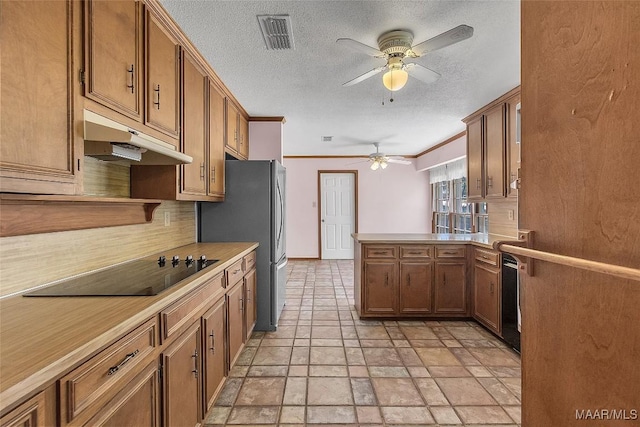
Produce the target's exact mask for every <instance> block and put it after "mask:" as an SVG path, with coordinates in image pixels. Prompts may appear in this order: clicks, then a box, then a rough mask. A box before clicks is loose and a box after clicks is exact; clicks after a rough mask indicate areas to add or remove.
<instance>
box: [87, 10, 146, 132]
mask: <svg viewBox="0 0 640 427" xmlns="http://www.w3.org/2000/svg"><path fill="white" fill-rule="evenodd" d="M140 9H141V6H140V3H139V2H138V1H135V0H117V1H111V0H109V1H107V0H90V1H88V2H87V3H86V19H85V27H86V35H85V43H86V48H85V51H86V54H85V57H86V61H87V63H86V69H87V77H86V85H85V96H86V97H88V98H91V99H93V100H94V101H97V102H99V103H101V104H103V105H105V106H107V107H109V108H112V109H114V110H116V111H118V112H120V113H122V114H125V115H127V116H129V117H131V118H134V119H138V120H139V119H140V117H141V116H140V113H141V98H142V97H141V94H142V66H141V54H140V52H141V50H140V47H141V43H140V40H141V35H142V32H141V29H142V25H141V19H140Z"/></svg>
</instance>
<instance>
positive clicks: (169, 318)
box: [160, 273, 224, 339]
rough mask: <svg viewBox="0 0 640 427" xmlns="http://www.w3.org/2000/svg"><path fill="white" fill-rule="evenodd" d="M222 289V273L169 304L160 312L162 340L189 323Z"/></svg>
mask: <svg viewBox="0 0 640 427" xmlns="http://www.w3.org/2000/svg"><path fill="white" fill-rule="evenodd" d="M223 288H224V275H223V274H222V273H220V274H218V275H217V276H215V277H214V278H213V279H211V280H209V281H208V282H206V283H205V284H204V285H202V286H200V287H199V288H198V289H196V290H194V291H192V292H191V293H190V294H188V295H187V296H185V297H184V298H182V299H181V300H180V301H178V302H176V303H174V304H171V305H170V306H169V307H167V308H166V309H164V310H162V311H161V312H160V318H161V319H162V338H163V339H167V338H169V337H170V336H171V335H173V334H174V333H176V332H177V331H179V330H180V329H181V328H182V327H183V326H186V325H187V324H190V323H191V320H192V318H193V317H194V316H195V315H196V313H197V312H198V311H199V310H200V309H201V308H204V306H205V305H208V302H209V301H211V299H212V298H213V297H214V296H215V295H216V294H221V293H222V291H221V290H222V289H223Z"/></svg>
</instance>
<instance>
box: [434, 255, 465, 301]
mask: <svg viewBox="0 0 640 427" xmlns="http://www.w3.org/2000/svg"><path fill="white" fill-rule="evenodd" d="M466 268H467V264H466V261H465V260H460V261H446V262H444V261H438V263H437V264H436V288H435V304H434V306H435V312H436V313H460V314H465V313H467V285H466V274H465V272H466Z"/></svg>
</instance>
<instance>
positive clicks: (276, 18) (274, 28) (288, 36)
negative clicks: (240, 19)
mask: <svg viewBox="0 0 640 427" xmlns="http://www.w3.org/2000/svg"><path fill="white" fill-rule="evenodd" d="M258 22H259V23H260V30H262V37H263V38H264V43H265V44H266V45H267V49H269V50H273V49H276V50H286V49H294V46H293V32H292V30H291V17H290V16H289V15H258Z"/></svg>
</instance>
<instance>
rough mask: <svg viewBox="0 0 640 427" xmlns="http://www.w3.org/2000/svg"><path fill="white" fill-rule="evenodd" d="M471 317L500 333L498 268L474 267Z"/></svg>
mask: <svg viewBox="0 0 640 427" xmlns="http://www.w3.org/2000/svg"><path fill="white" fill-rule="evenodd" d="M474 276H475V277H474V279H475V280H474V286H475V288H474V293H473V295H474V296H473V298H474V299H473V302H474V304H473V306H474V309H473V317H475V318H476V319H477V320H479V321H480V322H482V323H483V324H484V325H485V326H487V327H488V328H490V329H491V330H493V331H494V332H495V333H497V334H500V333H501V330H500V329H501V328H500V324H501V322H500V270H499V269H492V268H488V267H485V266H483V265H478V264H476V265H475V267H474Z"/></svg>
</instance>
